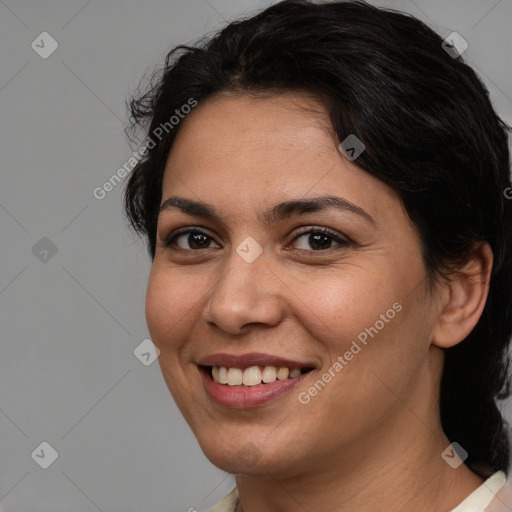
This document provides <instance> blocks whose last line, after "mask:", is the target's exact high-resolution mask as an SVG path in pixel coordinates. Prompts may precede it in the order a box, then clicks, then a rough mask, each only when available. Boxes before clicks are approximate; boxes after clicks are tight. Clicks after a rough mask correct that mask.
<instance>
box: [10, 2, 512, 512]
mask: <svg viewBox="0 0 512 512" xmlns="http://www.w3.org/2000/svg"><path fill="white" fill-rule="evenodd" d="M270 3H273V2H259V1H251V0H243V1H235V0H187V1H186V2H178V1H176V0H174V1H169V0H165V1H163V0H151V1H144V2H143V1H135V0H115V1H114V0H112V1H108V2H100V1H99V0H89V1H87V0H73V1H69V0H68V1H64V0H58V1H57V0H48V1H22V0H4V1H2V0H0V48H1V50H0V69H1V77H0V108H1V115H0V154H1V172H2V180H1V187H0V222H1V229H2V244H1V261H2V265H1V271H0V315H1V317H0V325H1V356H0V504H1V507H2V508H3V509H4V510H5V512H31V511H37V512H39V511H56V510H59V511H74V512H85V511H87V512H88V511H93V512H94V511H98V510H99V511H104V512H107V511H126V512H128V511H145V512H151V511H164V510H165V511H173V512H174V511H188V510H189V509H190V508H192V507H194V508H196V509H197V510H200V511H202V510H205V509H207V508H208V507H209V506H211V505H212V504H213V503H215V502H216V501H218V500H219V499H220V498H221V497H222V496H224V495H225V494H226V493H227V492H228V491H229V490H230V489H231V486H232V482H233V481H232V477H231V476H229V475H226V474H225V473H224V472H222V471H220V470H219V469H217V468H215V467H213V466H211V465H210V464H209V463H208V461H207V460H206V458H205V457H204V456H203V454H202V453H201V451H200V449H199V448H198V446H197V443H196V441H195V439H194V437H193V435H192V434H191V432H190V431H189V429H188V427H187V425H186V424H185V422H184V420H183V419H182V418H181V416H180V414H179V412H178V411H177V409H176V407H175V405H174V404H173V402H172V399H171V397H170V395H169V393H168V391H167V388H166V387H165V384H164V381H163V378H162V377H161V374H160V370H159V367H158V363H157V362H155V363H154V364H152V365H150V366H145V365H144V364H142V363H141V362H140V361H139V360H138V359H137V358H136V357H135V356H134V353H133V351H134V349H135V348H136V347H137V346H138V345H139V343H141V341H142V340H143V339H145V338H147V337H148V332H147V328H146V324H145V318H144V294H145V286H146V279H147V275H148V271H149V267H150V260H149V257H148V256H147V253H146V250H145V248H144V247H143V245H142V243H141V242H140V241H138V240H137V239H136V237H135V236H134V235H133V234H132V233H131V232H130V231H129V229H128V227H127V225H126V222H125V220H124V218H123V216H122V211H121V192H122V186H117V187H116V188H115V189H114V190H113V191H111V192H110V193H109V194H107V196H106V197H105V198H104V199H103V200H98V199H95V198H94V196H93V193H92V192H93V190H94V189H95V188H96V187H100V186H102V184H103V183H104V182H105V181H106V180H107V179H108V178H109V177H110V176H112V174H114V173H115V172H116V170H117V169H118V168H119V167H121V166H122V165H123V164H124V163H125V162H126V161H127V159H128V158H129V157H130V156H131V149H130V147H129V146H128V143H127V139H126V137H125V135H124V133H123V128H124V126H125V125H126V115H125V107H124V100H125V98H127V97H128V96H129V94H130V92H132V91H133V90H134V88H135V87H136V85H137V84H138V82H139V78H140V77H141V76H142V74H143V73H144V71H145V70H146V69H147V68H148V67H153V66H154V65H156V64H158V63H160V62H161V61H162V59H163V57H164V56H165V54H166V53H167V51H168V50H169V49H170V48H171V47H172V46H173V45H176V44H178V43H183V42H192V41H193V40H194V39H196V38H197V37H199V36H201V35H203V34H204V33H206V32H209V31H212V30H216V29H218V28H220V27H221V26H223V25H224V23H225V20H230V19H233V18H235V17H236V16H238V15H240V14H249V13H250V12H252V11H256V10H259V9H261V8H263V7H265V6H267V5H269V4H270ZM371 3H374V4H376V5H383V6H384V5H385V6H389V7H393V8H397V9H402V10H405V11H407V12H410V13H411V14H413V15H415V16H417V17H419V18H420V19H422V20H424V21H426V22H427V23H428V24H430V26H432V27H433V28H434V29H436V30H437V31H438V32H439V33H440V34H441V35H442V36H443V37H446V36H447V35H448V34H449V33H450V32H452V31H457V32H459V33H460V34H461V35H463V37H464V38H465V39H466V40H467V41H468V42H469V48H468V50H467V51H466V52H465V54H464V55H465V58H466V59H467V61H468V62H469V63H470V64H472V65H473V66H474V67H475V68H476V70H477V72H478V73H479V75H480V76H481V77H482V78H483V80H484V81H485V83H486V84H487V86H488V88H489V90H490V92H491V96H492V101H493V103H494V105H495V107H496V109H497V110H498V112H499V113H500V114H501V115H502V117H503V118H504V119H505V120H506V121H507V122H509V123H512V99H511V98H512V72H511V67H510V66H511V65H510V62H511V61H510V53H511V48H512V30H511V24H512V1H511V0H471V1H469V0H449V1H447V0H429V1H426V0H415V1H414V2H413V1H409V0H406V1H388V2H381V1H375V2H371ZM44 31H46V32H49V33H50V34H51V36H52V37H53V38H54V39H55V40H56V41H57V42H58V45H59V46H58V48H57V50H56V51H55V52H54V53H53V54H52V55H51V56H49V57H48V58H46V59H43V58H42V57H40V56H39V55H38V54H37V53H36V52H35V51H34V50H33V49H32V48H31V43H32V41H33V40H35V39H36V38H37V36H38V35H39V34H41V33H42V32H44ZM45 47H46V48H48V46H47V43H45ZM133 149H135V148H132V150H133ZM43 237H46V238H47V239H49V240H50V241H51V243H50V242H48V240H43V241H41V242H40V240H41V238H43ZM38 242H39V245H37V246H36V249H34V250H33V247H34V246H35V245H36V244H37V243H38ZM53 247H55V248H56V249H57V252H56V254H54V255H53V254H52V248H53ZM45 250H46V251H48V252H47V253H45V252H44V251H45ZM34 252H35V253H36V254H34ZM508 417H512V407H510V406H509V408H508ZM43 441H46V442H48V443H49V444H50V445H51V446H52V447H53V448H54V449H55V450H56V451H57V452H58V458H57V459H56V460H55V462H54V463H53V464H52V465H51V466H50V467H49V468H48V469H42V468H41V467H40V466H39V465H38V464H36V462H35V459H33V458H32V456H31V454H32V453H33V451H34V450H35V449H36V448H38V447H39V445H40V443H41V442H43ZM48 456H49V452H48V450H47V451H46V452H45V455H44V457H48ZM44 457H40V459H42V458H44Z"/></svg>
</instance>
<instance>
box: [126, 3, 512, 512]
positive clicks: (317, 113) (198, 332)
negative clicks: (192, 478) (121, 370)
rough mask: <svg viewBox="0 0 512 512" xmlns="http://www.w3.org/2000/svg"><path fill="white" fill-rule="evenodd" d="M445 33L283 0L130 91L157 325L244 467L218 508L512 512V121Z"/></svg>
mask: <svg viewBox="0 0 512 512" xmlns="http://www.w3.org/2000/svg"><path fill="white" fill-rule="evenodd" d="M448 46H449V48H447V47H446V44H443V40H442V39H441V38H440V37H439V36H438V35H437V34H435V33H433V32H432V31H431V30H430V29H429V28H428V27H426V26H425V25H424V24H423V23H421V22H420V21H418V20H416V19H415V18H413V17H410V16H407V15H404V14H401V13H398V12H395V11H390V10H384V9H379V8H376V7H373V6H370V5H368V4H365V3H364V2H357V1H356V2H351V1H349V2H330V3H327V4H320V5H318V4H316V3H313V2H309V1H300V0H290V1H284V2H280V3H278V4H275V5H273V6H271V7H269V8H268V9H266V10H265V11H263V12H261V13H260V14H258V15H256V16H253V17H252V18H249V19H246V20H243V21H237V22H233V23H231V24H229V25H228V26H227V27H226V28H224V29H223V30H222V31H221V32H219V33H218V34H217V35H215V37H213V38H212V39H210V40H208V41H204V42H203V43H201V44H200V45H198V46H197V47H188V46H179V47H178V48H176V49H174V50H173V51H171V52H170V53H169V55H168V57H167V59H166V63H165V67H164V69H163V71H162V72H161V73H159V74H157V75H155V77H154V80H153V83H152V85H151V87H150V89H149V90H148V91H147V92H146V93H145V94H143V95H142V96H140V97H136V98H134V99H132V102H131V109H132V114H133V126H134V128H138V127H141V126H146V128H147V139H146V142H145V144H144V146H143V147H142V150H141V152H140V153H141V159H140V161H139V162H138V164H137V166H136V167H135V169H134V171H133V172H132V174H131V176H130V179H129V182H128V185H127V189H126V195H125V207H126V211H127V214H128V217H129V219H130V221H131V223H132V225H133V226H134V228H135V229H136V230H138V231H139V232H140V233H141V234H143V235H144V236H145V237H146V239H147V242H148V248H149V252H150V254H151V257H152V260H153V263H152V269H151V273H150V277H149V283H148V289H147V296H146V318H147V323H148V328H149V331H150V333H151V336H152V339H153V342H154V343H155V345H156V346H157V347H158V348H159V350H160V356H159V362H160V366H161V369H162V373H163V376H164V378H165V381H166V383H167V385H168V387H169V390H170V392H171V393H172V395H173V397H174V399H175V401H176V403H177V405H178V407H179V408H180V410H181V412H182V414H183V416H184V417H185V419H186V421H187V422H188V424H189V425H190V427H191V429H192V431H193V432H194V434H195V436H196V438H197V440H198V442H199V444H200V446H201V448H202V450H203V452H204V453H205V455H206V456H207V457H208V459H209V460H210V461H211V462H212V463H213V464H214V465H216V466H217V467H219V468H221V469H222V470H224V471H227V472H229V473H233V474H235V475H236V488H235V489H234V490H233V492H232V493H231V494H230V495H229V496H227V497H226V498H225V500H223V502H222V503H220V504H218V505H217V506H216V507H215V508H214V509H212V510H214V511H230V512H232V511H236V512H240V511H242V510H243V511H244V512H255V511H258V512H267V511H268V512H270V511H273V512H275V511H280V512H287V511H292V510H293V511H295V510H305V511H318V510H329V511H333V512H334V511H336V512H337V511H346V510H350V511H353V510H357V511H367V510H372V511H373V510H379V511H383V512H388V511H397V510H400V511H403V512H406V511H409V510H411V511H412V510H414V511H415V512H421V511H427V510H428V511H432V510H436V511H449V510H452V511H457V512H462V511H469V510H471V511H476V510H484V509H485V507H487V506H488V505H489V504H490V503H491V502H492V504H491V506H494V507H498V508H495V509H496V510H512V501H511V500H510V497H507V496H506V492H508V491H507V489H508V487H507V486H506V485H505V479H506V475H507V471H508V465H509V460H510V459H509V443H508V440H507V431H508V430H507V426H506V423H505V422H504V419H503V417H502V415H501V413H500V410H499V408H498V406H497V403H496V400H497V399H498V398H504V397H506V396H507V393H508V379H509V376H508V364H509V363H508V359H507V355H508V352H507V348H508V343H509V340H510V336H511V332H512V300H511V297H510V289H511V285H512V231H511V227H512V210H511V202H510V200H507V199H506V197H505V195H504V191H505V190H506V189H508V187H510V184H509V151H508V147H507V127H506V125H505V124H504V123H503V122H502V121H501V119H500V118H499V117H498V116H497V114H496V113H495V112H494V110H493V108H492V106H491V103H490V101H489V97H488V93H487V91H486V89H485V87H484V86H483V85H482V83H481V82H480V81H479V79H478V78H477V77H476V75H475V73H474V72H473V71H472V69H471V68H470V67H468V66H467V65H466V64H464V63H463V61H462V58H461V56H460V55H457V54H454V51H455V50H454V47H455V46H456V45H455V44H449V45H448ZM455 49H456V48H455ZM448 50H449V51H448ZM179 52H181V55H180V54H179ZM146 123H147V125H146ZM500 507H501V508H500Z"/></svg>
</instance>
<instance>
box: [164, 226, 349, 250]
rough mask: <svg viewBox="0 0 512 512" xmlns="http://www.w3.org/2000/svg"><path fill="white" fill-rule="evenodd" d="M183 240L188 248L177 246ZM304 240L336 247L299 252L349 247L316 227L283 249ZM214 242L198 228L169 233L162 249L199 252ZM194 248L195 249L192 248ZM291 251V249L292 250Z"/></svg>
mask: <svg viewBox="0 0 512 512" xmlns="http://www.w3.org/2000/svg"><path fill="white" fill-rule="evenodd" d="M185 235H188V237H185ZM306 235H309V237H306ZM182 238H183V239H184V240H185V244H184V245H189V247H182V246H181V245H180V244H178V241H179V240H180V239H182ZM303 238H306V245H309V247H315V246H316V247H318V246H322V245H325V244H326V243H327V245H331V242H335V243H336V244H337V245H336V246H334V247H331V246H330V247H327V248H322V247H320V248H316V249H315V248H312V249H311V250H309V249H303V248H301V249H298V250H300V251H306V252H322V253H325V252H331V251H332V250H337V249H340V248H347V247H349V246H350V245H351V242H350V241H349V240H348V239H347V238H345V237H343V236H342V235H340V234H339V233H337V232H336V231H333V230H331V229H329V228H325V227H316V228H311V227H307V228H305V229H303V230H301V231H300V232H298V233H296V234H295V236H294V238H293V239H292V241H291V242H290V243H289V244H287V245H286V246H285V249H289V248H290V246H291V245H292V244H294V243H295V242H296V241H297V240H300V239H303ZM212 241H213V242H215V240H214V238H213V237H212V236H211V235H210V234H208V233H207V232H205V231H203V230H202V229H200V228H184V229H180V230H177V231H174V232H173V233H171V234H170V235H169V236H168V237H166V238H165V240H164V242H163V245H164V247H166V248H168V249H171V250H176V251H183V252H198V251H200V250H205V249H212V247H210V243H211V242H212ZM194 246H195V247H194ZM292 249H293V248H292Z"/></svg>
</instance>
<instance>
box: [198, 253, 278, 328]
mask: <svg viewBox="0 0 512 512" xmlns="http://www.w3.org/2000/svg"><path fill="white" fill-rule="evenodd" d="M283 286H284V285H283V282H282V281H281V280H280V279H279V278H278V276H277V274H276V272H275V270H272V269H271V268H270V266H269V264H268V261H267V259H266V258H265V256H264V253H262V254H261V255H260V256H259V257H258V258H257V259H256V260H255V261H253V262H252V263H248V262H247V261H245V260H244V259H242V258H241V257H240V256H239V255H238V254H237V253H236V252H235V251H233V254H232V255H231V256H230V258H229V261H228V264H227V265H226V266H224V267H222V270H221V272H219V277H218V279H217V280H216V282H215V285H214V286H213V288H212V289H211V292H210V295H209V297H208V300H207V303H206V304H205V308H204V310H203V319H204V321H205V322H206V323H208V324H210V325H215V326H217V327H218V328H220V329H222V330H223V331H225V332H228V333H230V334H241V333H242V332H243V329H244V328H245V327H246V326H248V325H250V324H261V325H264V326H265V327H274V326H276V325H278V324H279V322H280V321H281V320H282V318H283V316H284V300H283V296H282V292H283Z"/></svg>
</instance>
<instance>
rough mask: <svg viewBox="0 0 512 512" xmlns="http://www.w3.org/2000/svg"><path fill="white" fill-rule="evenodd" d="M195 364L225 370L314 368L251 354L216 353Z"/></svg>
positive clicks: (263, 355)
mask: <svg viewBox="0 0 512 512" xmlns="http://www.w3.org/2000/svg"><path fill="white" fill-rule="evenodd" d="M197 364H198V365H200V366H225V367H227V368H248V367H249V366H276V367H280V366H286V367H287V368H314V367H315V365H314V364H312V363H303V362H300V361H292V360H291V359H286V358H283V357H279V356H274V355H271V354H264V353H261V352H251V353H249V354H242V355H235V354H225V353H217V354H210V355H208V356H205V357H201V358H200V359H199V360H198V361H197Z"/></svg>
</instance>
